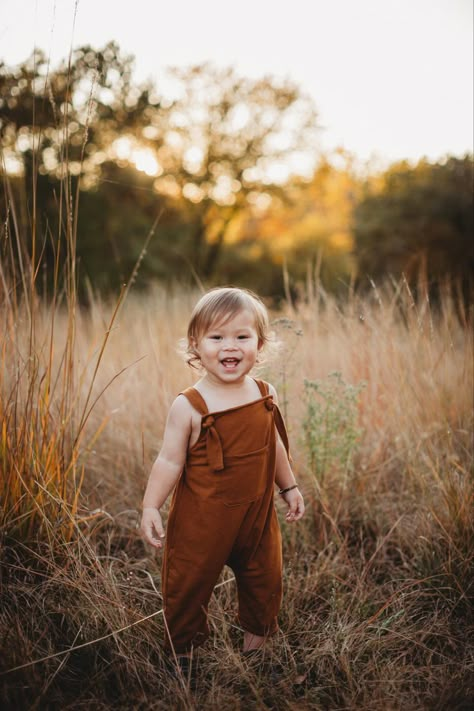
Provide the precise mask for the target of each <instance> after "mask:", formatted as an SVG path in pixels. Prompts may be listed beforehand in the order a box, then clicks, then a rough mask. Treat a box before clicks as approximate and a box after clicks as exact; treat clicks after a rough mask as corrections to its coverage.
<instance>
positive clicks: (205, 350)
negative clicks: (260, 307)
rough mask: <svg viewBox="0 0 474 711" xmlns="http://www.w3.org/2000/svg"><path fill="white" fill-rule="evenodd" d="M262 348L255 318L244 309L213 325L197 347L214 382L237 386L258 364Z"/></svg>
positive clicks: (200, 357)
mask: <svg viewBox="0 0 474 711" xmlns="http://www.w3.org/2000/svg"><path fill="white" fill-rule="evenodd" d="M262 345H263V343H261V342H260V341H259V338H258V334H257V329H256V327H255V317H254V315H253V314H252V313H251V312H250V311H247V310H242V311H239V312H238V313H236V314H235V315H234V316H232V317H231V318H230V319H228V320H225V321H221V322H215V323H213V324H211V326H210V327H209V329H208V330H207V331H205V332H204V333H203V334H201V335H200V337H199V338H198V340H197V342H196V343H195V346H194V347H195V350H196V351H197V353H198V354H199V359H200V361H201V364H202V366H203V368H205V370H206V372H207V377H208V379H209V380H210V381H212V382H214V383H216V384H225V383H234V384H237V383H240V382H242V381H243V380H244V379H245V376H246V375H247V373H249V371H250V370H251V369H252V368H253V366H254V365H255V363H256V360H257V356H258V352H259V350H260V349H261V348H262Z"/></svg>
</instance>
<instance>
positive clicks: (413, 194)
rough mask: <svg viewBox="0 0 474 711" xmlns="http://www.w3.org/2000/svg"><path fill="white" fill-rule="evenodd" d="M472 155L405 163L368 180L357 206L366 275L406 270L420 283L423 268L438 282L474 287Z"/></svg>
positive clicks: (358, 249)
mask: <svg viewBox="0 0 474 711" xmlns="http://www.w3.org/2000/svg"><path fill="white" fill-rule="evenodd" d="M472 186H473V163H472V157H471V156H468V155H466V156H465V157H464V158H455V157H450V158H448V159H447V160H446V161H445V162H442V163H434V164H431V163H429V162H427V161H421V162H420V163H418V165H417V166H415V167H413V168H412V167H410V166H409V165H408V164H406V163H401V164H398V165H395V166H393V167H392V168H391V169H389V170H388V171H387V172H386V173H385V175H383V176H382V177H381V180H380V181H378V182H373V183H372V186H369V185H368V186H367V190H366V194H365V196H364V198H363V199H362V200H361V201H360V202H359V204H358V205H357V206H356V208H355V211H354V238H355V248H354V251H355V255H356V258H357V262H358V270H359V275H360V279H361V280H364V279H366V278H367V276H370V277H372V278H375V279H377V278H380V277H382V276H384V275H387V274H391V275H393V276H395V277H399V276H401V275H402V274H404V275H405V277H406V279H407V280H408V281H409V282H410V283H411V284H415V283H416V281H417V278H418V276H419V272H420V269H421V270H423V271H424V272H425V273H426V275H427V278H428V280H429V282H430V284H431V285H432V287H433V288H434V285H435V284H436V283H437V282H438V281H439V280H441V279H444V278H446V277H449V278H450V279H452V280H454V281H456V282H458V283H459V284H461V285H462V289H463V292H464V295H465V296H467V295H468V292H469V291H470V290H471V289H472V274H473V267H474V248H473V242H472V234H473V198H472Z"/></svg>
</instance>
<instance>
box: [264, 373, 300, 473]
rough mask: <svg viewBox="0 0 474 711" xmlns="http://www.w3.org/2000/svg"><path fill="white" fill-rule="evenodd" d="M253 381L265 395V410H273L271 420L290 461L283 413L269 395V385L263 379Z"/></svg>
mask: <svg viewBox="0 0 474 711" xmlns="http://www.w3.org/2000/svg"><path fill="white" fill-rule="evenodd" d="M255 382H256V383H257V385H258V389H259V390H260V393H261V395H262V397H266V398H267V399H266V400H265V407H266V408H267V410H272V411H273V420H274V422H275V425H276V428H277V430H278V434H279V435H280V437H281V441H282V442H283V444H284V446H285V449H286V453H287V455H288V459H289V460H290V462H291V455H290V443H289V441H288V433H287V431H286V427H285V421H284V419H283V415H282V414H281V412H280V408H279V407H278V405H277V404H276V402H274V400H273V397H272V396H271V395H270V386H269V385H268V383H267V382H265V380H257V379H256V378H255Z"/></svg>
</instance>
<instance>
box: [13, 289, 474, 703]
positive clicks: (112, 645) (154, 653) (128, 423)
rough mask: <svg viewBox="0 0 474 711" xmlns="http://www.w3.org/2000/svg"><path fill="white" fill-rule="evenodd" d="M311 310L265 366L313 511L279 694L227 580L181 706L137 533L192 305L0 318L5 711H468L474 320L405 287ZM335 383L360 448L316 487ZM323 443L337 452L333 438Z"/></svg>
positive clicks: (156, 300)
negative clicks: (319, 436) (256, 658)
mask: <svg viewBox="0 0 474 711" xmlns="http://www.w3.org/2000/svg"><path fill="white" fill-rule="evenodd" d="M316 294H317V296H316V295H314V291H313V290H308V299H307V300H306V303H305V304H304V305H300V306H299V307H298V309H294V308H293V307H291V306H290V305H288V306H287V308H286V310H285V312H284V313H278V314H273V316H274V317H275V323H274V329H275V333H276V338H277V340H278V341H279V347H278V348H276V349H275V352H274V353H273V355H272V354H269V357H268V360H267V362H265V363H264V365H263V366H262V371H261V374H262V375H263V377H265V378H267V379H268V380H270V381H271V382H273V383H274V385H275V386H276V387H277V390H278V391H279V396H280V401H281V404H282V408H283V410H284V412H285V414H286V418H287V421H288V424H289V428H290V439H291V444H292V449H293V455H294V467H295V471H296V474H297V476H298V479H299V480H300V481H301V485H302V489H303V491H304V493H305V496H306V500H307V505H308V510H307V514H306V516H305V518H304V520H303V521H302V522H301V523H300V524H299V525H298V526H295V527H290V526H287V525H286V524H285V523H284V521H283V517H282V529H283V540H284V556H285V564H286V567H285V580H284V583H285V598H284V604H283V608H282V612H281V631H280V633H279V635H278V636H277V637H276V638H275V639H274V640H273V642H272V644H271V646H270V652H269V653H271V655H272V658H273V660H274V662H275V663H278V664H279V665H281V666H282V667H283V668H284V669H285V678H284V680H283V681H282V682H280V683H272V681H271V679H270V678H269V677H268V676H265V674H264V673H263V671H262V670H261V669H259V668H256V669H250V670H249V669H247V668H245V667H244V665H243V662H242V660H241V658H240V656H239V654H238V647H239V642H240V638H241V631H240V630H239V629H238V628H237V627H236V624H235V621H234V612H235V606H236V600H235V589H234V583H233V581H232V574H231V571H229V570H226V571H225V572H224V573H223V577H222V580H221V583H222V585H221V586H220V587H219V588H218V589H217V590H216V594H215V596H214V598H213V600H212V602H211V606H210V625H211V629H212V635H211V639H210V641H209V642H208V643H207V645H206V646H205V647H204V648H203V649H202V650H200V651H199V653H198V655H197V662H198V677H197V688H196V690H195V691H194V692H192V693H191V692H190V691H189V690H186V689H185V688H184V687H183V686H182V685H181V684H180V683H179V682H176V681H174V680H173V679H171V678H170V676H169V673H168V671H167V667H166V664H165V661H164V659H163V656H162V653H161V646H160V640H161V638H162V636H163V619H162V616H161V613H160V610H161V595H160V575H159V569H160V561H159V558H156V557H155V556H154V554H152V553H151V551H150V550H149V549H147V548H146V547H145V545H144V544H143V542H142V541H141V539H140V537H139V535H138V532H137V528H136V525H137V521H138V517H139V506H140V500H141V496H142V492H143V489H144V486H145V482H146V478H147V476H148V472H149V468H150V465H151V462H152V460H153V458H154V456H155V454H156V452H157V450H158V448H159V445H160V438H161V436H162V432H163V427H164V421H165V417H166V412H167V408H168V406H169V404H170V403H171V401H172V399H173V398H174V397H175V395H176V394H177V393H178V392H179V391H180V390H182V389H183V388H184V387H186V386H187V385H189V384H190V383H191V382H192V378H193V374H192V373H191V372H190V371H189V369H187V367H186V366H185V364H184V363H183V361H182V360H181V358H180V357H179V355H178V354H177V344H178V340H179V338H180V337H182V336H183V335H184V331H185V325H186V321H187V318H188V316H189V313H190V309H191V305H192V303H193V301H194V299H195V297H196V294H193V293H189V292H184V291H183V290H180V289H179V288H178V287H176V289H175V290H174V291H171V292H165V291H163V290H160V289H158V288H156V289H154V290H151V291H150V293H148V294H147V295H142V296H138V295H133V294H131V295H129V297H128V299H127V300H126V301H125V303H123V304H121V307H120V308H119V309H117V304H114V303H108V302H104V301H102V300H100V299H99V298H93V299H92V301H91V305H90V308H89V309H87V310H85V309H81V308H79V307H78V306H77V304H74V310H73V312H72V311H71V305H69V308H64V307H61V306H60V305H57V304H49V305H45V304H44V303H42V302H40V301H39V300H37V299H35V300H34V301H33V300H31V299H30V302H29V305H28V304H27V303H26V301H25V299H23V300H21V301H20V303H19V304H18V305H16V306H15V307H14V306H13V305H12V303H11V299H10V302H9V301H8V300H4V302H3V307H2V313H1V318H2V325H3V327H2V332H1V348H2V350H1V352H2V371H1V375H0V398H1V408H2V421H3V430H2V440H1V447H2V449H1V458H0V462H1V466H2V475H3V478H2V485H3V488H2V507H3V514H2V523H1V532H2V538H1V540H2V563H1V585H2V591H1V594H2V612H1V622H0V625H1V626H0V630H1V638H2V648H3V654H2V662H1V665H2V671H3V674H2V676H1V677H0V678H1V683H2V686H3V704H4V706H5V707H7V708H9V707H15V708H30V707H31V708H61V709H67V708H74V709H76V708H94V709H96V708H97V709H102V708H103V709H106V708H111V707H112V706H113V707H114V708H117V707H118V708H143V709H148V708H150V709H151V708H153V709H161V708H163V709H165V708H167V709H168V708H222V709H238V708H245V709H248V708H249V709H250V708H255V709H257V708H258V709H260V708H261V709H265V708H268V709H270V708H272V709H292V708H293V709H296V708H298V709H301V708H308V709H310V708H311V709H384V710H385V709H394V710H395V709H401V708H404V709H439V710H441V709H467V708H468V707H469V704H470V700H471V699H472V693H473V688H472V672H473V667H472V661H473V660H472V656H473V655H472V642H471V640H472V633H473V625H472V607H471V604H472V599H471V597H472V551H473V544H474V535H473V524H472V484H473V481H472V453H473V447H472V424H473V422H472V419H473V413H472V392H473V373H472V363H473V359H472V355H473V343H472V321H471V316H470V315H469V314H467V313H465V312H463V310H462V307H461V305H460V304H459V303H458V302H457V301H456V299H455V298H454V297H453V295H452V293H451V291H450V290H449V289H448V288H446V290H445V293H444V296H443V298H442V300H441V302H440V304H439V305H438V306H437V307H436V308H433V307H432V306H431V305H430V303H429V300H428V298H427V297H425V298H419V299H418V300H417V301H415V300H414V298H413V295H412V293H411V292H410V290H409V288H408V286H407V285H406V284H404V283H403V282H401V283H400V284H396V285H387V286H385V287H384V288H380V289H377V288H376V287H374V288H373V289H372V291H371V293H370V294H369V295H366V296H364V297H358V296H356V295H353V294H352V295H351V296H350V297H349V298H348V300H347V302H346V303H339V302H336V301H335V300H334V299H333V298H331V297H330V296H327V295H324V294H323V293H322V292H321V291H320V290H319V291H317V292H316ZM28 308H29V313H28ZM72 313H73V316H74V322H73V325H71V318H72V316H71V314H72ZM53 316H54V318H53ZM33 325H34V328H33ZM32 333H33V335H32ZM71 334H73V337H72V335H71ZM334 371H337V372H338V373H340V382H342V384H343V385H342V387H343V388H344V387H349V385H350V384H352V385H354V386H355V385H358V384H360V385H361V386H362V387H361V390H360V393H359V395H358V397H357V398H356V399H355V400H354V407H356V414H357V427H358V429H359V430H360V436H359V437H358V439H357V441H355V442H354V446H353V448H352V451H351V459H350V462H349V461H347V462H345V463H344V462H341V461H338V460H336V459H334V460H333V461H329V462H328V465H327V467H326V469H325V471H324V476H322V475H321V472H318V471H312V470H311V467H310V457H309V453H308V449H307V440H306V441H305V428H304V426H303V425H304V422H305V418H306V420H307V417H308V397H307V391H306V390H305V385H304V381H305V379H306V380H310V381H312V382H313V383H314V382H317V383H320V384H322V386H324V387H326V390H327V392H328V402H329V404H331V402H332V403H334V402H336V404H337V401H338V398H340V397H341V396H342V395H343V394H344V393H343V392H341V391H340V390H339V391H338V390H337V388H333V389H332V390H331V388H332V387H333V386H332V385H331V383H332V382H333V381H332V380H331V376H330V373H332V372H334ZM322 404H323V405H324V403H322ZM313 424H314V426H315V427H316V426H318V427H321V426H323V425H322V424H321V422H314V423H313ZM310 426H311V423H310ZM331 427H332V429H330V428H329V429H328V430H327V438H328V439H329V438H330V439H331V441H332V442H333V443H334V442H335V446H338V441H339V439H338V438H344V436H345V433H344V428H343V427H342V428H341V427H337V424H336V425H331ZM325 431H326V430H325ZM323 439H324V438H323Z"/></svg>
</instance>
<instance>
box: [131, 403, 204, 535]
mask: <svg viewBox="0 0 474 711" xmlns="http://www.w3.org/2000/svg"><path fill="white" fill-rule="evenodd" d="M191 425H192V419H191V406H190V404H189V402H188V400H187V399H186V398H185V397H184V396H182V395H179V396H178V397H177V398H176V400H175V401H174V402H173V404H172V405H171V408H170V411H169V413H168V419H167V421H166V427H165V433H164V435H163V445H162V447H161V451H160V453H159V455H158V457H157V458H156V460H155V462H154V464H153V466H152V469H151V472H150V476H149V479H148V484H147V487H146V490H145V495H144V497H143V514H142V521H141V531H142V534H143V537H144V538H145V540H146V541H147V542H148V543H150V544H151V545H152V546H155V547H156V548H161V545H162V541H161V539H163V538H164V537H165V533H164V530H163V523H162V521H161V516H160V511H159V509H160V508H161V507H162V506H163V504H164V503H165V501H166V499H167V498H168V496H169V494H170V493H171V491H172V490H173V489H174V487H175V485H176V482H177V481H178V479H179V477H180V475H181V472H182V471H183V467H184V462H185V460H186V450H187V447H188V442H189V437H190V434H191ZM157 536H158V537H157Z"/></svg>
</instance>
